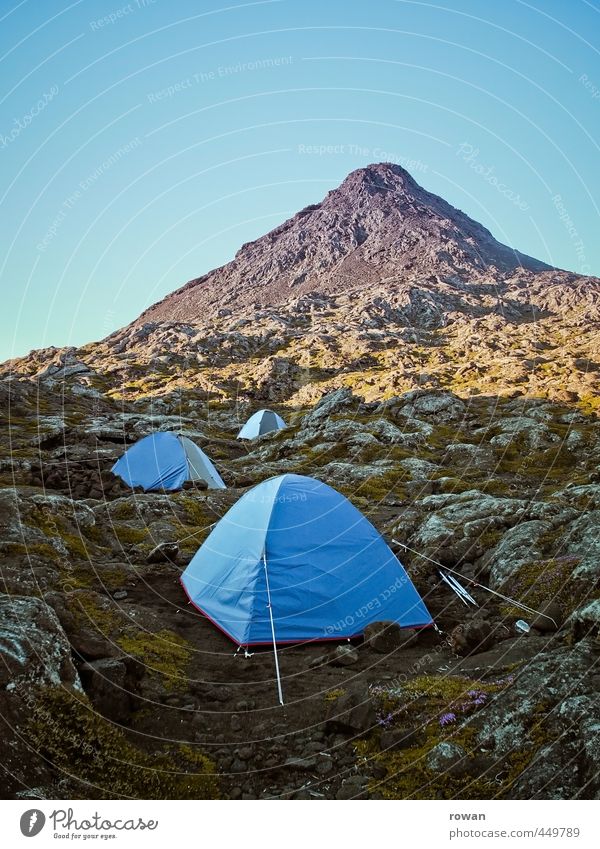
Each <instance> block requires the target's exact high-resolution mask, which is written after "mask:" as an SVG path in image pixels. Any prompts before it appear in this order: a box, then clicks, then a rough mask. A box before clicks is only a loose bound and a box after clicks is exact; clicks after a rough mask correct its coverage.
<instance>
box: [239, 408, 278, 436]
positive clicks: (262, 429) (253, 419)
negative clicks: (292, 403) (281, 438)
mask: <svg viewBox="0 0 600 849" xmlns="http://www.w3.org/2000/svg"><path fill="white" fill-rule="evenodd" d="M285 426H286V425H285V422H284V420H283V419H282V418H281V416H278V415H277V413H274V412H273V410H259V411H258V413H254V415H253V416H250V418H249V419H248V421H247V422H246V424H245V425H244V426H243V427H242V429H241V430H240V432H239V433H238V435H237V438H238V439H255V438H256V437H257V436H262V435H263V434H264V433H271V431H274V430H283V428H284V427H285Z"/></svg>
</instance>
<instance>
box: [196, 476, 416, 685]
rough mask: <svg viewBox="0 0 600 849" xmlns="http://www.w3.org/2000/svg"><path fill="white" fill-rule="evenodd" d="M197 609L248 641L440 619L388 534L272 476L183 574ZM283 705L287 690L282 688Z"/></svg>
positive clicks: (335, 496) (296, 480)
mask: <svg viewBox="0 0 600 849" xmlns="http://www.w3.org/2000/svg"><path fill="white" fill-rule="evenodd" d="M181 582H182V584H183V587H184V589H185V591H186V593H187V595H188V597H189V599H190V601H191V602H192V603H193V604H194V606H195V607H197V608H198V610H200V611H201V612H202V613H204V614H205V615H206V616H207V617H208V618H209V619H210V620H211V621H212V622H213V623H214V624H215V625H216V626H217V627H219V628H220V629H221V630H222V631H223V632H224V633H225V634H226V635H227V636H228V637H230V638H231V639H232V640H233V641H234V642H235V643H237V644H238V645H240V646H251V645H260V644H268V645H271V644H272V645H273V647H274V650H275V659H276V663H277V644H278V643H292V642H299V641H302V640H323V639H343V638H349V637H356V636H360V635H361V634H362V633H363V631H364V628H365V626H366V625H368V624H369V623H371V622H376V621H382V620H386V621H393V622H397V623H398V624H399V625H400V626H401V627H406V628H417V627H422V626H427V625H432V624H433V621H432V618H431V615H430V614H429V611H428V610H427V608H426V606H425V604H424V602H423V600H422V599H421V597H420V595H419V593H418V592H417V590H416V589H415V587H414V586H413V584H412V582H411V580H410V578H409V577H408V575H407V574H406V572H405V571H404V568H403V567H402V565H401V564H400V562H399V561H398V559H397V558H396V556H395V555H394V553H393V552H392V551H391V549H390V548H389V547H388V545H387V544H386V542H385V540H384V539H383V537H382V536H381V534H380V533H379V532H378V531H377V530H376V529H375V528H374V527H373V525H372V524H371V523H370V522H369V521H368V520H367V519H366V518H365V517H364V516H363V515H362V513H360V511H359V510H357V509H356V507H354V506H353V505H352V504H351V503H350V501H348V499H346V498H344V496H342V495H340V493H338V492H336V490H334V489H332V488H331V487H329V486H327V485H326V484H324V483H322V482H321V481H318V480H315V479H314V478H309V477H304V476H301V475H294V474H286V475H281V476H279V477H275V478H270V479H269V480H267V481H264V482H263V483H261V484H259V485H258V486H256V487H254V488H253V489H252V490H250V491H249V492H247V493H246V494H245V495H244V496H242V498H240V499H239V501H237V502H236V504H234V506H233V507H232V508H231V509H230V510H229V511H228V512H227V513H226V514H225V516H224V517H223V518H222V519H221V520H220V522H219V523H218V524H217V525H216V526H215V528H214V529H213V531H212V532H211V534H210V535H209V536H208V538H207V539H206V540H205V542H204V543H203V544H202V546H201V547H200V549H199V550H198V551H197V552H196V554H195V556H194V558H193V559H192V561H191V562H190V564H189V565H188V567H187V568H186V570H185V571H184V573H183V575H182V576H181ZM280 701H282V698H281V692H280Z"/></svg>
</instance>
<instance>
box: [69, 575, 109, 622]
mask: <svg viewBox="0 0 600 849" xmlns="http://www.w3.org/2000/svg"><path fill="white" fill-rule="evenodd" d="M69 580H70V576H69ZM67 601H68V605H69V609H70V610H71V612H72V614H73V616H74V617H75V621H76V622H77V624H79V625H81V626H83V627H86V628H89V627H94V628H95V629H96V630H97V631H98V632H99V633H101V634H103V635H105V636H106V635H112V634H114V633H115V632H116V631H118V630H119V629H120V627H121V625H122V620H121V617H120V615H119V613H118V610H117V609H114V610H113V609H111V601H110V600H109V599H106V600H105V601H106V604H105V605H102V604H101V603H100V601H99V597H98V596H97V594H96V593H92V592H78V593H74V594H71V595H68V596H67Z"/></svg>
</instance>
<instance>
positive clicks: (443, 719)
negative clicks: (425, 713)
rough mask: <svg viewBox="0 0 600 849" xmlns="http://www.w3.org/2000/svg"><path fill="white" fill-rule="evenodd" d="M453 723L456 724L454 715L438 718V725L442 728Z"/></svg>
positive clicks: (447, 714) (445, 714) (449, 714)
mask: <svg viewBox="0 0 600 849" xmlns="http://www.w3.org/2000/svg"><path fill="white" fill-rule="evenodd" d="M453 722H456V714H455V713H452V712H450V713H444V714H442V716H440V725H441V726H442V728H444V727H445V726H446V725H452V723H453Z"/></svg>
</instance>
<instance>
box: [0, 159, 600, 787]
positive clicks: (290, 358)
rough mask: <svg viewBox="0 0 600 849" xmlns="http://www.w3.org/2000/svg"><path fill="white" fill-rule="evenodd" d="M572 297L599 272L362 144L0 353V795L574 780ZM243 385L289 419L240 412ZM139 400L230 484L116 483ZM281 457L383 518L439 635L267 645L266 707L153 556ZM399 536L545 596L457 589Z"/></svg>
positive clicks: (579, 310)
mask: <svg viewBox="0 0 600 849" xmlns="http://www.w3.org/2000/svg"><path fill="white" fill-rule="evenodd" d="M303 275H305V276H303ZM290 284H291V285H290ZM221 296H222V297H221ZM225 299H229V300H228V301H227V304H225ZM255 304H259V306H255ZM219 312H220V314H219ZM215 319H216V320H215ZM598 321H599V315H598V281H597V280H595V279H592V278H580V277H578V276H576V275H573V274H568V273H567V272H561V271H556V270H553V269H548V268H546V267H544V266H543V265H542V264H541V263H538V262H537V261H536V260H531V259H529V258H528V257H525V256H523V255H520V254H516V253H515V252H513V251H511V250H510V249H508V248H506V247H504V246H502V245H500V244H499V243H498V242H496V241H495V240H494V239H493V238H492V236H491V235H490V234H489V233H487V231H485V230H484V229H483V228H481V227H480V226H479V225H477V224H476V223H475V222H472V221H471V220H470V219H468V218H467V217H466V216H464V215H462V214H461V213H458V212H457V211H456V210H453V209H452V208H451V207H449V206H448V205H447V204H445V203H444V202H443V201H441V200H440V199H439V198H435V197H434V196H432V195H429V194H428V193H426V192H424V191H423V190H421V189H419V187H418V186H416V184H415V183H414V181H412V179H411V178H410V177H409V176H408V175H407V174H406V172H403V171H402V170H401V169H398V168H397V167H396V166H387V165H384V166H374V167H371V168H369V169H361V171H358V172H355V173H354V174H351V175H350V176H349V177H348V179H347V180H346V181H345V182H344V184H342V186H341V187H340V189H338V190H336V191H334V192H332V193H330V194H329V195H328V197H327V198H326V199H325V200H324V201H323V203H322V204H320V205H318V206H317V207H315V208H309V209H308V211H304V213H300V214H299V215H298V216H295V217H294V218H293V219H291V221H290V222H287V224H285V225H282V227H280V228H278V229H277V230H276V231H274V233H272V234H268V235H267V236H265V237H263V239H259V240H258V241H257V242H255V243H253V244H251V245H248V246H245V247H244V248H242V249H241V251H240V253H239V254H238V256H237V257H236V259H235V260H234V262H233V263H231V264H229V265H228V266H224V267H223V268H222V269H218V270H217V271H215V272H213V273H212V274H211V275H207V276H206V277H204V278H201V280H200V281H192V283H191V284H188V286H187V287H184V289H182V290H179V292H177V293H174V294H173V296H171V297H170V298H167V299H165V301H163V302H162V303H161V304H158V305H156V306H155V307H153V308H152V310H151V311H149V312H147V313H146V314H145V315H144V316H142V317H141V318H140V319H139V320H138V321H136V322H134V323H133V324H132V325H130V326H128V327H126V328H123V329H122V330H120V331H117V332H116V333H114V334H112V335H111V336H109V337H108V338H107V339H104V340H102V341H101V342H98V343H93V344H90V345H85V346H82V347H81V348H78V349H74V348H64V349H54V348H53V349H45V350H41V351H35V352H32V354H30V355H29V356H27V357H25V358H21V359H19V360H16V361H12V362H9V363H5V364H3V365H2V367H1V369H0V401H1V405H2V419H1V420H0V451H1V459H0V531H1V533H0V556H1V560H0V563H1V574H2V586H1V587H0V617H1V618H0V655H1V661H2V662H1V663H0V716H2V718H3V720H4V723H5V726H4V727H5V732H4V733H3V734H2V735H0V769H1V770H2V780H1V784H2V787H3V788H4V792H5V794H6V795H7V796H8V797H10V798H14V797H17V798H42V799H43V798H65V799H68V798H93V799H96V798H113V797H116V798H124V797H132V796H133V797H138V798H207V797H215V796H223V797H226V798H231V799H238V798H248V799H250V798H297V799H319V798H336V799H348V798H367V797H369V798H425V799H427V798H460V799H477V798H520V799H527V798H598V796H599V795H600V773H599V771H598V764H599V763H600V748H599V747H600V737H599V735H598V728H599V727H600V705H599V701H598V684H599V681H600V679H599V675H600V671H599V659H600V644H599V642H598V639H599V637H598V635H599V629H600V584H599V574H600V573H599V570H598V556H599V555H600V546H599V543H598V534H597V528H598V523H599V521H600V467H599V465H598V452H599V450H600V422H599V421H598V418H597V412H596V411H597V408H598V401H597V399H598V389H599V387H598V372H599V368H600V351H599V345H600V342H599V341H598V340H599V339H600V336H599V333H598V330H599V326H598ZM265 404H269V405H270V406H274V407H275V408H276V409H277V411H278V412H280V413H281V414H282V415H283V417H284V418H285V419H286V420H287V422H288V424H289V427H288V428H287V429H286V430H284V431H281V432H279V433H278V434H274V435H267V436H265V437H263V438H261V439H260V440H257V441H255V442H251V443H240V442H238V441H237V440H236V439H235V434H236V432H237V429H238V427H239V424H240V423H241V422H242V421H244V420H245V418H246V417H247V416H248V414H249V413H250V412H251V411H253V410H254V409H255V408H256V407H258V406H259V405H260V406H264V405H265ZM157 429H177V430H179V429H182V430H184V431H185V432H186V434H188V435H189V436H190V437H192V438H193V439H195V440H196V441H197V442H198V444H199V445H201V447H203V448H204V449H205V450H206V451H207V453H208V454H209V455H210V456H211V457H212V458H213V460H214V461H215V463H216V465H217V467H218V468H219V471H220V472H221V474H222V476H223V478H224V480H225V481H226V483H227V485H228V489H226V490H224V491H206V490H202V489H199V488H198V487H197V486H192V487H191V488H188V489H184V490H183V491H182V492H180V493H174V494H161V493H146V494H144V493H139V492H132V491H131V490H129V489H127V488H126V487H124V486H123V484H122V483H121V482H120V481H119V480H117V479H116V478H114V477H113V476H112V474H111V472H110V468H111V466H112V463H113V462H114V460H115V459H116V458H117V457H118V456H119V455H120V454H121V453H122V452H123V450H124V449H125V448H126V447H127V446H128V445H130V444H132V443H133V442H134V441H135V440H137V439H139V438H140V437H141V436H143V435H145V434H147V433H150V432H152V431H153V430H157ZM285 471H293V472H297V473H302V474H309V475H314V476H316V477H318V478H320V479H322V480H324V481H326V482H327V483H329V484H331V485H332V486H334V487H336V488H337V489H339V490H340V491H342V492H343V493H344V494H346V495H347V496H348V497H349V498H350V499H351V500H352V501H353V503H354V504H356V506H357V507H359V508H360V509H361V510H362V511H363V512H364V513H365V514H366V515H367V516H368V517H369V519H370V520H371V521H372V522H373V523H374V524H375V525H376V527H377V528H378V529H379V530H380V531H381V532H382V533H383V534H384V535H385V536H386V538H387V539H388V541H390V542H391V541H392V540H397V541H398V542H399V543H400V544H399V545H398V544H396V543H392V545H393V546H394V547H395V548H396V550H397V553H398V555H399V556H400V557H401V559H402V560H403V562H404V563H405V564H406V566H407V568H408V569H409V571H410V574H411V577H412V578H413V581H414V582H415V584H416V586H417V588H418V589H419V591H420V592H421V593H422V594H423V597H424V598H425V600H426V603H427V605H428V607H429V608H430V610H431V612H432V614H433V615H434V617H435V619H436V622H437V623H438V626H439V628H440V629H441V633H439V634H438V633H436V632H434V631H427V632H422V633H419V634H417V633H415V632H403V633H401V632H397V631H395V630H394V629H392V628H386V627H383V626H381V627H379V628H373V629H371V631H370V632H369V633H368V634H367V635H366V639H365V640H364V641H356V643H355V644H353V645H349V644H347V643H343V644H340V645H336V643H335V642H332V643H328V644H325V645H324V644H314V645H303V646H286V647H284V648H283V649H282V650H281V651H280V663H281V669H282V674H283V683H284V691H285V695H286V706H285V708H283V709H282V708H281V707H279V706H278V705H277V700H276V693H275V681H274V669H273V658H272V654H271V652H270V651H269V650H268V649H265V650H262V649H258V650H257V651H256V652H255V653H254V655H253V656H252V657H249V658H244V657H242V656H241V655H239V654H238V655H237V656H234V647H233V646H232V645H231V644H230V643H229V641H228V640H227V639H226V638H225V637H224V636H223V635H222V634H221V633H220V632H219V631H218V630H217V629H215V628H214V627H213V626H212V625H211V624H210V623H209V622H208V621H207V620H206V619H204V618H203V617H202V616H201V615H199V614H198V613H197V612H196V611H195V610H194V609H193V608H192V607H191V606H190V605H189V604H188V603H187V599H186V597H185V596H184V594H183V592H182V589H181V586H180V583H179V576H180V574H181V571H182V569H183V568H185V565H186V564H187V563H188V562H189V560H190V559H191V557H192V556H193V553H194V552H195V551H196V549H197V547H198V546H199V545H200V544H201V542H202V541H203V540H204V539H205V538H206V536H207V534H208V532H209V529H210V526H211V525H212V523H214V522H215V521H216V520H217V519H218V518H219V517H220V516H222V515H223V514H224V512H225V511H226V510H227V509H228V508H229V507H230V506H231V505H232V504H233V503H234V502H235V501H236V499H237V498H239V497H240V496H241V495H242V494H243V492H245V491H246V490H247V488H248V487H249V486H252V485H254V484H256V483H258V482H260V481H262V480H264V479H265V478H267V477H269V476H271V475H275V474H280V473H282V472H285ZM402 545H406V546H408V549H404V548H403V547H402ZM426 557H429V558H433V559H435V560H438V561H440V562H442V563H444V564H445V565H446V566H449V567H451V568H455V569H457V570H458V571H459V572H461V573H462V575H463V576H464V580H465V581H470V580H476V581H477V582H478V583H479V584H480V585H482V586H483V587H487V588H489V589H491V590H493V591H494V592H495V593H501V594H502V595H503V596H504V595H508V596H511V597H516V598H518V599H520V600H521V601H523V602H525V603H526V604H528V605H529V606H530V607H532V608H535V609H536V610H538V611H541V612H543V613H546V614H547V615H548V616H551V617H552V620H554V621H553V622H552V621H550V620H549V619H547V618H544V616H539V615H537V614H533V613H532V614H524V613H523V611H522V610H520V609H518V608H515V607H514V606H513V605H512V604H511V602H510V600H506V599H505V598H503V597H501V596H499V595H493V594H490V593H487V592H486V591H485V590H484V589H474V590H473V592H474V595H475V596H476V598H477V601H478V603H479V606H478V607H477V608H467V607H465V606H464V605H463V604H462V603H461V602H460V601H459V599H458V598H457V597H456V596H454V595H453V594H452V593H450V592H449V590H448V589H447V587H446V586H445V585H444V584H443V583H442V582H441V580H440V577H439V574H438V572H437V569H436V568H435V566H434V565H433V564H432V563H431V562H430V561H428V560H426V559H425V558H426ZM523 617H525V618H526V619H527V620H528V621H529V624H530V625H531V630H530V632H529V634H527V635H524V634H522V633H521V632H519V631H518V629H516V627H515V623H516V621H517V620H518V619H519V618H523Z"/></svg>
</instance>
